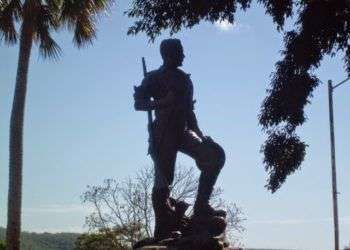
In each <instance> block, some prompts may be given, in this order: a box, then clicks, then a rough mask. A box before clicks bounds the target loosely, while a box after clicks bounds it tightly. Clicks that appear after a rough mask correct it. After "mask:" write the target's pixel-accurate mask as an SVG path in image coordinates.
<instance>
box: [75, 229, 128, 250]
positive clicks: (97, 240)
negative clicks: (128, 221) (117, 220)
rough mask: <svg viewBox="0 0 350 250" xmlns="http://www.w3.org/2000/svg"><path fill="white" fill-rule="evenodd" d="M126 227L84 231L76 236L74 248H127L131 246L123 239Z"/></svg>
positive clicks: (76, 249)
mask: <svg viewBox="0 0 350 250" xmlns="http://www.w3.org/2000/svg"><path fill="white" fill-rule="evenodd" d="M124 230H128V229H127V228H114V229H103V230H99V231H98V232H93V233H85V234H82V235H81V236H79V237H78V238H77V241H76V242H75V248H74V250H104V249H115V250H127V249H130V248H131V246H130V245H129V244H127V242H125V241H124V240H123V235H124V232H123V231H124Z"/></svg>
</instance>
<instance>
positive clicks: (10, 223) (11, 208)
mask: <svg viewBox="0 0 350 250" xmlns="http://www.w3.org/2000/svg"><path fill="white" fill-rule="evenodd" d="M32 38H33V29H32V24H31V22H30V20H28V19H27V20H26V18H24V20H23V23H22V28H21V37H20V48H19V57H18V68H17V76H16V86H15V92H14V98H13V104H12V112H11V121H10V148H9V151H10V163H9V190H8V208H7V231H6V247H7V250H19V249H20V234H21V210H22V164H23V123H24V111H25V100H26V92H27V75H28V67H29V59H30V52H31V48H32V43H33V40H32Z"/></svg>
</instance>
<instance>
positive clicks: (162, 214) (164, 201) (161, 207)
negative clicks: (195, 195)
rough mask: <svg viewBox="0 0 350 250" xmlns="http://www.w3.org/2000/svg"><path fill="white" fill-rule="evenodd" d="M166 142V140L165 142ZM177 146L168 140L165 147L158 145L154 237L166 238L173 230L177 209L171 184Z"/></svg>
mask: <svg viewBox="0 0 350 250" xmlns="http://www.w3.org/2000/svg"><path fill="white" fill-rule="evenodd" d="M165 143H166V142H165ZM176 152H177V151H176V148H175V147H174V146H173V145H171V142H170V141H168V142H167V144H166V145H164V146H163V147H158V151H157V154H156V155H155V156H153V160H154V185H153V190H152V205H153V209H154V214H155V228H154V237H155V238H156V239H164V238H167V237H169V235H170V233H171V232H172V231H173V224H172V220H171V218H172V217H174V213H175V210H174V208H173V207H172V206H171V205H170V201H169V196H170V185H171V184H172V182H173V178H174V170H175V169H174V168H175V161H176Z"/></svg>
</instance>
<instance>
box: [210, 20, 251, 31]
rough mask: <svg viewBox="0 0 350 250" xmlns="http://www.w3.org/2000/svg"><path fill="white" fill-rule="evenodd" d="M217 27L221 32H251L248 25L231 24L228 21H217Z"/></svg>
mask: <svg viewBox="0 0 350 250" xmlns="http://www.w3.org/2000/svg"><path fill="white" fill-rule="evenodd" d="M214 25H215V27H217V28H218V29H219V30H221V31H223V32H230V31H236V32H238V31H242V30H250V26H249V25H248V24H241V23H237V22H234V23H230V22H229V21H228V20H226V19H224V20H220V21H216V22H215V23H214Z"/></svg>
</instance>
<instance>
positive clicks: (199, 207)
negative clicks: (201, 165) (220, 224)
mask: <svg viewBox="0 0 350 250" xmlns="http://www.w3.org/2000/svg"><path fill="white" fill-rule="evenodd" d="M217 176H218V174H209V173H206V172H202V173H201V175H200V177H199V186H198V194H197V199H196V202H195V204H194V216H195V217H198V216H199V217H203V216H204V217H205V216H218V217H224V218H225V217H226V215H227V213H226V211H225V210H223V209H214V208H213V207H212V206H211V205H210V204H209V199H210V196H211V194H212V193H213V190H214V185H215V182H216V179H217Z"/></svg>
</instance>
